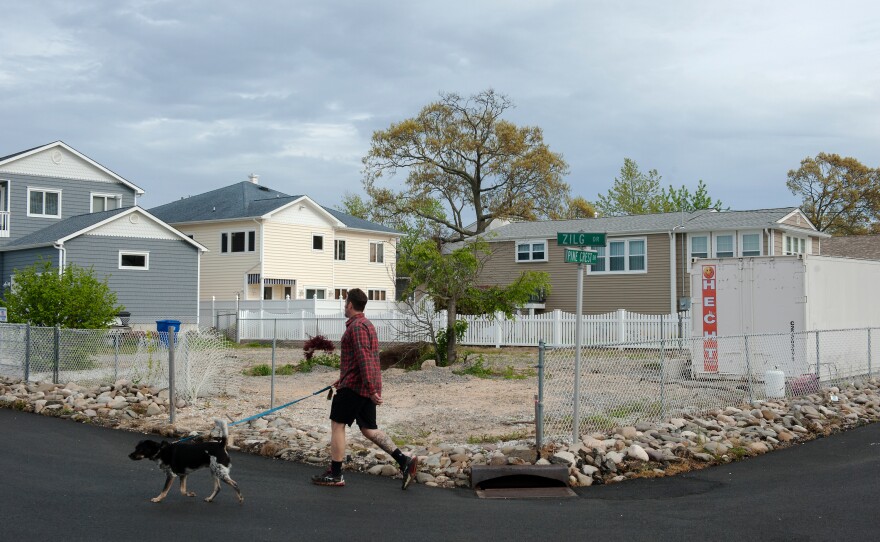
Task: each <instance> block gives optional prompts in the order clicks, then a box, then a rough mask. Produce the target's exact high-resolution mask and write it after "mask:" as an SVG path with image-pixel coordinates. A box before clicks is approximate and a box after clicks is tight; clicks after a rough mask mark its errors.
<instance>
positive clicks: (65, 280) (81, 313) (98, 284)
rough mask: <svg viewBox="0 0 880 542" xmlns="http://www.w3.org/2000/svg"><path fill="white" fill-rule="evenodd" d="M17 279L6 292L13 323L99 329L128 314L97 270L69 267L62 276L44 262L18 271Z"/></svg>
mask: <svg viewBox="0 0 880 542" xmlns="http://www.w3.org/2000/svg"><path fill="white" fill-rule="evenodd" d="M13 275H14V280H13V284H12V285H11V286H8V287H7V288H6V289H5V291H4V298H5V304H6V309H7V313H8V314H7V317H8V319H9V321H10V322H15V323H29V324H31V325H34V326H46V327H52V326H55V325H60V326H61V327H64V328H75V329H97V328H102V327H106V326H108V325H110V323H112V322H113V321H114V319H115V318H116V315H117V314H118V313H119V312H120V311H122V310H125V307H123V306H121V305H117V304H116V293H115V292H113V291H111V290H110V288H109V287H108V286H107V281H106V280H104V281H100V280H98V279H97V278H96V277H95V273H94V269H93V268H88V269H86V268H82V267H78V266H76V265H68V266H67V267H66V268H65V269H64V271H63V272H61V273H59V272H58V269H56V268H55V266H54V265H53V264H52V262H50V261H40V262H37V263H35V264H34V265H32V266H30V267H26V268H25V269H16V270H15V271H14V272H13Z"/></svg>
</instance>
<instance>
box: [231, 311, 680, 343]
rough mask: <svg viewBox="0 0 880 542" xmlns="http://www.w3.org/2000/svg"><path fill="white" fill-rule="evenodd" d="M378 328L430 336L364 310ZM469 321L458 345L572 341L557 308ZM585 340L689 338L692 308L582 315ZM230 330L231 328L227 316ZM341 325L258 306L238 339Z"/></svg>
mask: <svg viewBox="0 0 880 542" xmlns="http://www.w3.org/2000/svg"><path fill="white" fill-rule="evenodd" d="M367 316H368V317H369V318H370V320H371V321H372V322H373V325H374V326H375V327H376V331H377V334H378V335H379V341H380V342H408V341H413V340H428V337H425V336H418V334H414V333H413V332H412V329H413V326H412V325H411V316H409V315H407V314H406V313H403V312H397V311H392V312H383V313H372V314H368V315H367ZM458 318H459V319H460V320H464V321H466V322H467V324H468V326H467V331H466V332H465V335H464V337H463V338H462V341H461V344H463V345H472V346H495V347H501V346H536V345H537V344H538V342H539V341H544V342H545V343H546V344H548V345H551V346H574V343H575V326H576V322H577V317H576V315H574V314H570V313H564V312H562V311H559V310H556V311H553V312H550V313H546V314H539V315H533V316H529V315H519V316H516V317H515V318H514V319H512V320H507V319H505V318H504V315H502V314H499V315H497V316H496V317H495V318H490V317H488V316H472V315H459V317H458ZM433 320H434V329H442V328H444V327H446V313H445V312H439V313H435V314H434V317H433ZM581 322H582V323H581V325H582V326H583V327H582V337H583V343H584V344H589V345H598V344H616V343H643V344H646V343H648V342H650V341H660V340H661V339H673V338H685V339H686V338H688V337H690V329H691V324H690V313H682V314H662V315H647V314H637V313H632V312H628V311H626V310H624V309H619V310H617V311H615V312H611V313H608V314H602V315H589V316H583V317H582V320H581ZM223 327H228V328H229V329H232V330H234V329H235V322H234V321H230V322H229V325H228V326H223ZM344 329H345V316H344V315H343V314H342V313H336V314H328V313H324V314H320V313H317V314H316V313H313V312H310V311H307V310H298V311H291V312H288V313H282V312H277V311H267V310H261V309H256V310H254V309H252V310H241V311H239V312H238V330H237V339H238V340H239V341H254V340H272V339H273V338H275V339H276V340H282V341H288V340H305V339H308V338H309V337H314V336H315V335H323V336H325V337H327V338H328V339H330V340H339V339H340V338H341V337H342V332H343V331H344Z"/></svg>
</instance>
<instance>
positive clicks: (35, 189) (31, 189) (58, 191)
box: [26, 186, 61, 218]
mask: <svg viewBox="0 0 880 542" xmlns="http://www.w3.org/2000/svg"><path fill="white" fill-rule="evenodd" d="M31 192H42V193H43V211H45V210H46V196H45V194H48V193H52V194H58V214H57V215H47V214H45V213H32V212H31ZM26 201H27V216H33V217H36V218H61V189H58V188H40V187H38V186H29V187H28V189H27V200H26Z"/></svg>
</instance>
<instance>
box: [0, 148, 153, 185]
mask: <svg viewBox="0 0 880 542" xmlns="http://www.w3.org/2000/svg"><path fill="white" fill-rule="evenodd" d="M0 173H17V174H21V175H34V176H43V177H55V178H61V179H80V180H88V181H98V182H106V183H113V184H117V183H118V184H122V185H125V186H127V187H128V188H130V189H132V190H134V191H135V193H137V194H138V195H141V194H143V193H144V191H143V190H142V189H141V188H140V187H138V186H136V185H135V184H133V183H131V182H129V181H127V180H126V179H124V178H122V177H121V176H119V175H117V174H116V173H114V172H112V171H110V170H109V169H107V168H105V167H104V166H102V165H101V164H99V163H97V162H95V161H94V160H92V159H91V158H89V157H87V156H85V155H83V154H81V153H79V152H78V151H77V150H76V149H74V148H72V147H70V146H68V145H67V144H65V143H64V142H63V141H55V142H54V143H49V144H48V145H42V146H39V147H34V148H33V149H28V150H26V151H21V152H17V153H14V154H10V155H8V156H4V157H0Z"/></svg>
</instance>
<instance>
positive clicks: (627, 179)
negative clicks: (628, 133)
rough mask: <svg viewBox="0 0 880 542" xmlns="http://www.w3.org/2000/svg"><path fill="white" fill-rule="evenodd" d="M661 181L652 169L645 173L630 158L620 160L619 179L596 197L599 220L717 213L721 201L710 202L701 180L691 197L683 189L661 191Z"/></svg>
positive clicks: (671, 187) (689, 192)
mask: <svg viewBox="0 0 880 542" xmlns="http://www.w3.org/2000/svg"><path fill="white" fill-rule="evenodd" d="M661 180H662V177H661V176H660V174H659V173H657V170H656V169H652V170H650V171H648V172H647V173H643V172H642V171H641V170H639V165H638V164H636V162H635V161H634V160H632V159H630V158H624V159H623V167H621V168H620V176H619V177H615V179H614V185H613V186H612V187H611V189H610V190H609V191H608V192H607V193H606V194H605V195H599V199H598V200H597V201H596V205H595V208H596V211H597V212H598V213H599V215H600V216H629V215H644V214H650V213H672V212H677V211H696V210H699V209H720V208H722V206H723V204H722V203H721V200H715V201H712V198H711V197H710V196H709V191H708V189H707V188H706V183H704V182H703V181H702V180H700V182H699V183H698V185H697V190H696V192H694V193H693V194H691V191H690V190H689V189H688V188H687V187H686V186H684V185H682V186H681V188H675V187H673V186H671V185H670V186H667V187H661V186H660V181H661Z"/></svg>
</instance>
